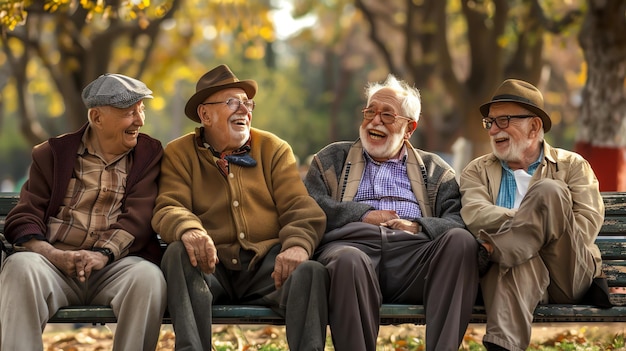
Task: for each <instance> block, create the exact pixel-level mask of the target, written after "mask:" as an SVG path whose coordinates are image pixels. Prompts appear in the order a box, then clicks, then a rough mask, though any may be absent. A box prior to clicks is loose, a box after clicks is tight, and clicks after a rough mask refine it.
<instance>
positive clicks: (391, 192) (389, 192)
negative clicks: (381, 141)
mask: <svg viewBox="0 0 626 351" xmlns="http://www.w3.org/2000/svg"><path fill="white" fill-rule="evenodd" d="M363 154H364V157H365V162H366V166H365V171H364V172H363V177H362V178H361V183H360V184H359V189H358V190H357V193H356V195H355V197H354V200H353V201H357V202H363V203H366V204H368V205H370V206H372V207H374V208H375V209H377V210H395V211H396V213H397V214H398V216H400V218H404V219H408V220H414V219H415V218H420V217H421V216H422V212H421V210H420V208H419V204H418V203H417V199H416V198H415V194H414V193H413V191H412V190H411V183H410V181H409V177H408V176H407V172H406V159H407V153H406V148H403V149H402V156H401V157H400V158H399V159H391V160H387V161H385V162H376V161H374V160H373V159H372V158H371V157H370V156H369V155H368V154H367V152H363Z"/></svg>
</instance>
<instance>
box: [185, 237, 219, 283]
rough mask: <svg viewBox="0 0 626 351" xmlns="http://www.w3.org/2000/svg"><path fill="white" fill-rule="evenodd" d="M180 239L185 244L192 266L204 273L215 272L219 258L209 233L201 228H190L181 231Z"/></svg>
mask: <svg viewBox="0 0 626 351" xmlns="http://www.w3.org/2000/svg"><path fill="white" fill-rule="evenodd" d="M180 240H181V241H182V242H183V244H184V245H185V249H186V250H187V254H188V255H189V262H191V265H192V266H194V267H199V268H200V270H201V271H202V272H203V273H206V274H211V273H213V272H215V265H216V264H217V263H218V262H219V259H218V258H217V248H216V247H215V243H214V242H213V239H211V237H210V236H209V234H207V233H206V232H205V231H203V230H198V229H191V230H188V231H186V232H185V233H183V235H182V236H181V237H180Z"/></svg>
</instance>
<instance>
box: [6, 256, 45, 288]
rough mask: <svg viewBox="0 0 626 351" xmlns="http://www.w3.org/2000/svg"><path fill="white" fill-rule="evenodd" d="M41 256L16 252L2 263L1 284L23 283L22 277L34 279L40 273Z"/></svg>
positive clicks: (42, 259) (42, 260)
mask: <svg viewBox="0 0 626 351" xmlns="http://www.w3.org/2000/svg"><path fill="white" fill-rule="evenodd" d="M43 262H44V258H43V256H41V255H39V254H36V253H34V252H17V253H14V254H13V255H11V256H9V257H7V259H6V260H5V261H4V262H3V263H2V284H3V286H6V285H7V284H11V283H14V282H19V281H24V280H25V279H24V277H29V276H30V277H34V276H36V275H37V273H38V272H40V270H41V267H42V264H44V263H43Z"/></svg>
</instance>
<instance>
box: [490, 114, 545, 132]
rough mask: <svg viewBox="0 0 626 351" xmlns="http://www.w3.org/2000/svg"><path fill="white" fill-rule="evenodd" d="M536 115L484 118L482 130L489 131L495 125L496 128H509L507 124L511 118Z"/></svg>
mask: <svg viewBox="0 0 626 351" xmlns="http://www.w3.org/2000/svg"><path fill="white" fill-rule="evenodd" d="M535 116H536V115H509V116H498V117H485V118H483V128H485V129H487V130H489V129H491V126H492V125H493V124H494V123H495V124H496V125H497V126H498V128H500V129H506V128H508V127H509V122H510V121H511V118H530V117H535Z"/></svg>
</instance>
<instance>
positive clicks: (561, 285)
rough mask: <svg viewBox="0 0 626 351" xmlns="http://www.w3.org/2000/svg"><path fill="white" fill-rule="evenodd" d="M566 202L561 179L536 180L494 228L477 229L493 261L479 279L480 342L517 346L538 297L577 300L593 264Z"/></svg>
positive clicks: (525, 336) (524, 342)
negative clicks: (482, 305)
mask: <svg viewBox="0 0 626 351" xmlns="http://www.w3.org/2000/svg"><path fill="white" fill-rule="evenodd" d="M572 207H573V203H572V198H571V196H570V193H569V189H568V188H567V185H566V184H565V183H563V182H560V181H554V180H552V179H542V180H539V181H537V182H536V183H534V184H533V185H532V186H531V187H530V188H529V189H528V193H526V196H525V197H524V200H523V201H522V203H521V204H520V207H519V209H518V210H517V213H516V214H515V217H513V219H511V220H508V221H507V222H505V223H504V224H503V225H502V227H501V228H500V229H499V230H498V232H497V233H486V232H484V231H481V232H480V233H479V236H480V238H481V239H483V240H485V241H488V242H490V243H491V244H492V245H493V247H494V252H493V254H492V260H493V261H495V262H496V264H494V265H493V266H492V267H491V269H490V270H489V272H488V273H487V274H486V275H485V276H484V277H483V278H482V279H481V282H480V284H481V288H482V293H483V299H484V301H485V308H486V310H487V329H486V334H485V336H484V338H483V342H490V343H492V344H496V345H499V346H501V347H504V348H506V349H508V350H515V351H523V350H525V349H526V348H527V347H528V345H529V344H530V336H531V328H532V320H533V312H534V310H535V308H536V307H537V305H538V304H539V303H540V302H544V303H547V302H550V303H565V304H571V303H577V302H580V300H581V298H582V297H583V295H584V294H585V293H586V292H587V290H588V289H589V286H590V285H591V283H592V281H593V278H594V275H595V271H596V263H595V259H594V256H593V253H592V252H591V251H590V250H589V248H588V247H587V246H586V243H585V239H584V236H583V235H581V234H580V229H579V228H577V227H576V223H575V222H574V213H573V211H572Z"/></svg>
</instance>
